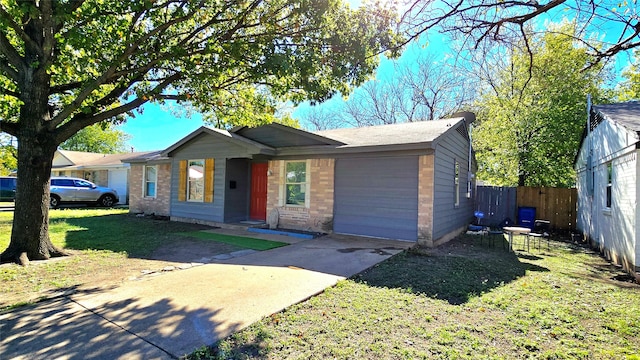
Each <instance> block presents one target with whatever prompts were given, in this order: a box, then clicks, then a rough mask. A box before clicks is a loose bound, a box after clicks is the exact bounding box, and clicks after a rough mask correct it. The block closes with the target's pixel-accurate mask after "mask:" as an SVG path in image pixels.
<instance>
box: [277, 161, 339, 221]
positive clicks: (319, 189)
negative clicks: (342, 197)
mask: <svg viewBox="0 0 640 360" xmlns="http://www.w3.org/2000/svg"><path fill="white" fill-rule="evenodd" d="M282 166H284V161H282V160H272V161H269V170H270V172H271V176H269V181H268V185H267V214H272V213H273V212H274V211H277V212H278V227H280V228H290V229H298V230H306V231H318V232H325V233H328V232H332V231H333V187H334V169H335V160H334V159H311V160H309V169H308V171H309V177H310V178H309V181H310V184H309V187H310V190H309V193H310V195H309V196H310V198H309V208H306V207H300V206H280V203H281V199H280V196H283V195H282V194H283V189H281V188H282V186H283V184H284V179H283V178H282V177H281V169H280V168H281V167H282ZM267 216H269V215H267Z"/></svg>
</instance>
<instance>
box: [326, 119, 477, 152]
mask: <svg viewBox="0 0 640 360" xmlns="http://www.w3.org/2000/svg"><path fill="white" fill-rule="evenodd" d="M463 120H464V118H462V117H458V118H451V119H442V120H431V121H417V122H410V123H399V124H388V125H378V126H368V127H360V128H348V129H333V130H326V131H319V132H317V134H319V135H322V136H325V137H327V138H330V139H335V140H337V141H340V142H342V143H344V144H345V147H364V146H384V145H408V144H423V145H425V144H431V143H433V142H434V141H435V140H436V139H437V138H438V137H440V136H441V135H443V134H444V133H446V132H447V131H449V130H451V129H456V128H457V127H458V126H459V125H460V124H461V123H462V122H463Z"/></svg>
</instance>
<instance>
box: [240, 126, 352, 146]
mask: <svg viewBox="0 0 640 360" xmlns="http://www.w3.org/2000/svg"><path fill="white" fill-rule="evenodd" d="M231 132H232V133H235V134H238V135H240V136H243V137H245V138H248V139H251V140H253V141H257V142H259V143H261V144H265V145H268V146H270V147H273V148H282V147H293V146H321V145H344V144H343V143H342V142H340V141H337V140H335V139H331V138H327V137H324V136H322V135H320V134H318V133H315V134H314V133H312V132H308V131H305V130H301V129H296V128H292V127H290V126H286V125H282V124H278V123H272V124H267V125H263V126H258V127H255V128H250V127H246V126H243V127H237V128H234V129H232V130H231Z"/></svg>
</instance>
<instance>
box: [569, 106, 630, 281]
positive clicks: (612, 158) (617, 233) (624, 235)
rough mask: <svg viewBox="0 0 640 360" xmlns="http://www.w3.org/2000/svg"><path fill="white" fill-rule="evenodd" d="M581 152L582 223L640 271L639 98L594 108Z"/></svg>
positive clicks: (598, 242) (615, 256)
mask: <svg viewBox="0 0 640 360" xmlns="http://www.w3.org/2000/svg"><path fill="white" fill-rule="evenodd" d="M589 113H590V116H589V124H588V126H587V127H586V129H585V132H584V134H583V138H582V143H581V146H580V150H579V152H578V155H577V156H576V162H575V169H576V172H577V187H578V219H577V227H578V230H580V231H581V232H582V234H583V235H584V236H585V237H586V238H587V239H589V241H590V242H591V244H592V245H594V246H595V247H597V248H599V249H600V251H602V252H603V253H604V254H605V256H606V257H607V258H609V259H610V260H612V261H613V262H615V263H617V264H620V265H622V266H623V267H624V268H625V270H627V271H629V272H638V271H640V240H639V238H640V212H638V210H637V205H638V199H639V197H640V162H638V154H639V148H640V136H639V132H640V102H639V101H633V102H625V103H618V104H608V105H598V106H593V107H592V108H591V109H590V111H589Z"/></svg>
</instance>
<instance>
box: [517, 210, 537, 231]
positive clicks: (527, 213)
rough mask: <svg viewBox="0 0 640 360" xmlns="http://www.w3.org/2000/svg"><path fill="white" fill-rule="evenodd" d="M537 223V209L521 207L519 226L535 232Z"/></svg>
mask: <svg viewBox="0 0 640 360" xmlns="http://www.w3.org/2000/svg"><path fill="white" fill-rule="evenodd" d="M535 221H536V208H534V207H530V206H521V207H519V208H518V226H522V227H527V228H529V229H531V230H533V225H534V224H535Z"/></svg>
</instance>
